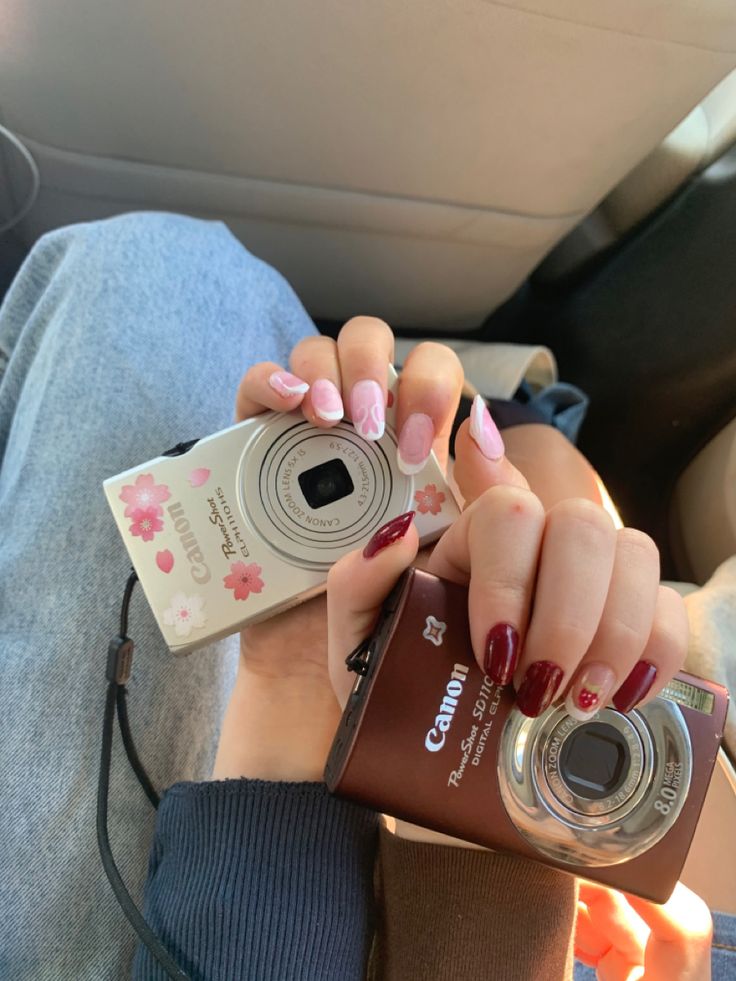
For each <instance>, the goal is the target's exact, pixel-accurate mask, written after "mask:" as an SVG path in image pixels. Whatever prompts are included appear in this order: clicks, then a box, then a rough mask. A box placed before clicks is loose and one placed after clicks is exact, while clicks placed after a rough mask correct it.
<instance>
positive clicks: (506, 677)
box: [483, 623, 519, 685]
mask: <svg viewBox="0 0 736 981" xmlns="http://www.w3.org/2000/svg"><path fill="white" fill-rule="evenodd" d="M518 660H519V634H518V633H517V631H516V630H515V629H514V628H513V627H512V626H511V624H510V623H497V624H496V625H495V627H491V629H490V630H489V631H488V636H487V637H486V652H485V656H484V658H483V670H484V671H485V673H486V674H487V675H488V677H489V678H490V679H491V681H493V682H495V684H497V685H507V684H508V683H509V682H510V681H511V679H512V678H513V677H514V671H515V670H516V662H517V661H518Z"/></svg>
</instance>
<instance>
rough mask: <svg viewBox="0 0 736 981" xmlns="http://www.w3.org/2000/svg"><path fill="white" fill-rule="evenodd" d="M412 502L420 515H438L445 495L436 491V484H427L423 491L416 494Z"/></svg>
mask: <svg viewBox="0 0 736 981" xmlns="http://www.w3.org/2000/svg"><path fill="white" fill-rule="evenodd" d="M414 500H415V501H416V505H417V511H418V512H419V513H420V514H439V513H440V511H441V510H442V503H443V501H444V500H445V495H444V494H443V493H442V491H438V490H437V486H436V484H427V486H426V487H425V488H424V489H423V490H418V491H417V492H416V494H415V495H414Z"/></svg>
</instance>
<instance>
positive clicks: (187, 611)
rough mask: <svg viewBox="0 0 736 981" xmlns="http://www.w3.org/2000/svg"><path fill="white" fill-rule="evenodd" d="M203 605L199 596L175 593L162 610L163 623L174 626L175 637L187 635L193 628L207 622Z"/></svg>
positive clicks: (195, 628) (196, 628) (197, 627)
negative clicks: (166, 607) (169, 603)
mask: <svg viewBox="0 0 736 981" xmlns="http://www.w3.org/2000/svg"><path fill="white" fill-rule="evenodd" d="M203 607H204V600H203V599H202V597H201V596H196V595H195V596H187V595H186V593H177V594H176V595H175V596H172V597H171V605H170V606H169V608H168V609H167V610H164V612H163V620H164V623H165V624H166V626H167V627H173V628H174V633H175V634H176V636H177V637H188V636H189V634H190V633H191V632H192V631H193V630H198V629H199V628H200V627H203V626H204V625H205V623H206V622H207V617H206V616H205V614H204V610H203Z"/></svg>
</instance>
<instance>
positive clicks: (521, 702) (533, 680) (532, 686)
mask: <svg viewBox="0 0 736 981" xmlns="http://www.w3.org/2000/svg"><path fill="white" fill-rule="evenodd" d="M564 673H565V672H564V671H563V670H562V668H561V667H559V666H558V665H557V664H553V662H552V661H535V662H534V664H530V665H529V667H528V668H527V669H526V674H525V675H524V680H523V681H522V683H521V687H520V688H519V690H518V692H517V693H516V704H517V705H518V706H519V708H520V709H521V711H522V712H523V713H524V715H529V716H531V718H533V719H534V718H536V717H537V716H538V715H541V714H542V712H544V710H545V709H546V708H549V705H550V702H551V701H552V699H553V698H554V696H555V692H556V691H557V689H558V687H559V685H560V682H561V681H562V676H563V674H564Z"/></svg>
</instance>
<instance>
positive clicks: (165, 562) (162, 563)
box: [156, 548, 174, 575]
mask: <svg viewBox="0 0 736 981" xmlns="http://www.w3.org/2000/svg"><path fill="white" fill-rule="evenodd" d="M156 565H157V566H158V567H159V569H160V570H161V572H165V573H166V574H167V575H168V573H169V572H171V570H172V569H173V568H174V556H173V555H172V554H171V551H170V550H169V549H168V548H165V549H163V551H161V552H156Z"/></svg>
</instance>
